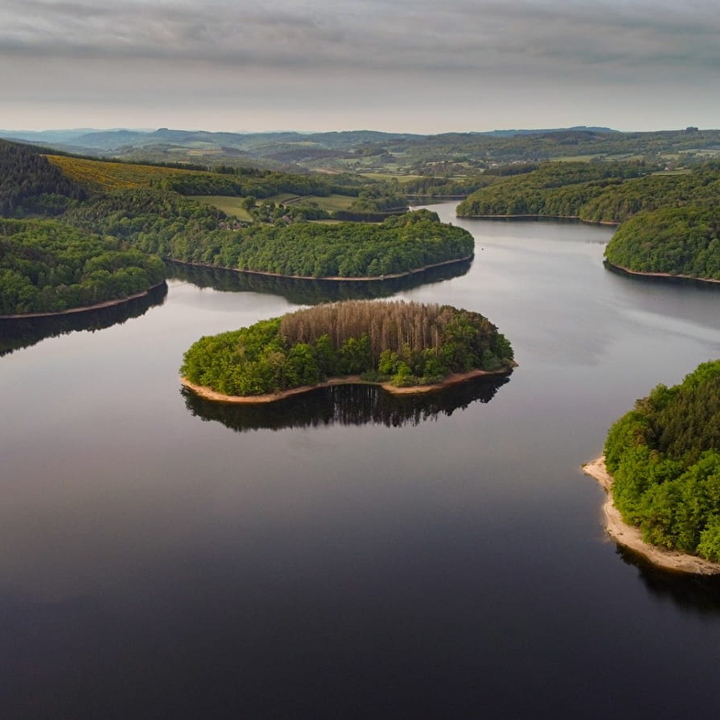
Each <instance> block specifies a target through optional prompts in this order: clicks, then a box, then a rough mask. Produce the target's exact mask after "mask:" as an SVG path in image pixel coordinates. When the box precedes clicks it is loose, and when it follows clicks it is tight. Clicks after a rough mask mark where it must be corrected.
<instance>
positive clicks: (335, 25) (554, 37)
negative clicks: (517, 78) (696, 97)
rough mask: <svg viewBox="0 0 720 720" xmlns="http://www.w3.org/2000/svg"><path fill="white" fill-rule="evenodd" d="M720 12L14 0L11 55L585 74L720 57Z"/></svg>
mask: <svg viewBox="0 0 720 720" xmlns="http://www.w3.org/2000/svg"><path fill="white" fill-rule="evenodd" d="M719 36H720V16H719V15H718V14H717V13H716V12H714V11H713V9H712V8H708V7H707V6H706V5H704V4H701V3H685V4H684V5H683V7H682V9H681V11H678V8H677V5H673V4H670V3H663V2H661V1H660V2H655V3H652V4H650V3H646V2H640V1H639V0H635V1H634V2H633V1H632V0H630V1H629V2H627V3H624V4H620V3H618V2H611V1H609V0H606V1H605V2H573V3H567V2H561V1H560V0H536V1H533V0H519V1H515V2H496V1H495V0H478V1H476V2H473V1H471V0H446V2H445V3H444V4H443V5H441V4H440V3H439V2H436V0H433V1H430V0H413V1H412V2H410V1H409V0H396V1H395V2H389V1H386V0H356V1H354V2H352V1H350V2H349V1H347V0H345V1H339V2H331V1H330V0H308V2H306V3H305V5H300V4H298V3H295V2H276V3H275V4H273V3H271V2H270V3H266V4H263V5H262V6H259V5H258V4H257V3H254V2H253V3H250V2H244V1H242V0H241V1H239V2H230V1H229V0H226V1H225V2H223V1H222V0H215V1H214V2H210V3H202V4H201V3H199V2H198V3H194V4H188V3H184V2H181V0H155V1H154V2H151V1H147V2H142V3H141V2H133V1H132V0H117V1H116V2H113V3H109V2H107V3H105V4H103V3H102V2H93V3H92V4H90V3H89V2H88V3H84V2H80V1H78V2H51V1H49V0H22V1H20V0H9V2H6V4H5V6H4V8H0V54H4V55H5V56H26V57H31V56H32V57H48V58H49V57H61V58H74V57H77V58H80V59H87V58H106V59H112V58H117V59H122V58H133V59H144V60H158V61H169V62H184V63H210V64H214V65H217V66H219V67H223V66H224V67H238V68H252V67H263V68H282V69H291V68H296V69H297V70H298V71H299V72H306V71H308V70H324V69H328V68H329V69H335V70H343V69H345V70H357V71H361V72H362V71H385V72H394V71H397V72H405V73H406V72H408V71H418V72H428V71H437V72H508V73H512V72H525V73H528V74H533V73H542V72H553V71H555V72H562V71H568V72H582V71H583V70H597V69H598V68H603V67H610V68H614V69H616V70H622V69H623V68H627V69H632V70H637V69H638V68H643V67H644V68H648V69H649V70H650V71H653V72H655V71H660V70H662V68H667V67H677V68H680V69H682V68H688V67H697V68H700V69H702V68H710V69H714V68H716V67H717V66H718V64H720V47H719V44H718V41H717V38H718V37H719Z"/></svg>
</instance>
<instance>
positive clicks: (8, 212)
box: [0, 140, 85, 217]
mask: <svg viewBox="0 0 720 720" xmlns="http://www.w3.org/2000/svg"><path fill="white" fill-rule="evenodd" d="M83 197H85V191H84V190H83V188H82V187H81V186H80V185H78V184H77V183H75V182H73V181H72V180H71V179H70V178H68V177H66V176H65V175H64V174H63V173H62V171H61V170H59V169H58V168H57V167H55V166H54V165H52V164H51V163H49V162H48V161H47V160H46V159H45V158H44V157H43V156H42V155H40V154H39V152H38V150H37V149H35V148H31V147H28V146H26V145H18V144H17V143H11V142H6V141H5V140H0V217H23V216H24V215H26V214H28V213H38V214H42V215H53V214H58V213H61V212H62V211H63V210H64V209H65V208H66V207H67V206H68V205H69V204H70V203H71V201H72V200H79V199H82V198H83Z"/></svg>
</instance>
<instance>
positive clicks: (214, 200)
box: [188, 195, 252, 222]
mask: <svg viewBox="0 0 720 720" xmlns="http://www.w3.org/2000/svg"><path fill="white" fill-rule="evenodd" d="M188 198H190V199H191V200H197V201H198V202H201V203H205V204H206V205H214V206H215V207H216V208H218V209H219V210H222V211H223V212H224V213H227V214H228V215H235V217H238V218H240V219H241V220H247V222H252V217H251V216H250V213H249V212H248V211H247V210H246V209H245V208H244V207H243V206H242V202H243V198H240V197H235V196H233V195H188Z"/></svg>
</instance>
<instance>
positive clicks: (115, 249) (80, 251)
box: [0, 220, 165, 315]
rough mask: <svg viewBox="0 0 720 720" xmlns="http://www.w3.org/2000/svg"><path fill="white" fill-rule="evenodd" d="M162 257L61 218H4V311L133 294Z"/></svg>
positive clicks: (0, 231)
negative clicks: (140, 250)
mask: <svg viewBox="0 0 720 720" xmlns="http://www.w3.org/2000/svg"><path fill="white" fill-rule="evenodd" d="M164 277H165V268H164V267H163V264H162V262H161V261H160V260H158V259H157V258H154V257H150V256H148V255H146V254H145V253H142V252H139V251H138V250H123V249H121V247H120V245H119V243H118V242H117V241H116V240H114V239H103V238H101V237H99V236H97V235H91V234H88V233H85V232H82V231H81V230H78V229H77V228H74V227H72V226H70V225H67V224H66V223H62V222H59V221H56V220H26V221H20V220H3V221H0V314H1V315H14V314H21V313H46V312H61V311H63V310H67V309H69V308H75V307H83V306H87V305H94V304H96V303H101V302H105V301H108V300H118V299H122V298H125V297H128V296H129V295H134V294H136V293H139V292H143V291H145V290H147V289H148V288H149V287H151V286H152V285H156V284H158V283H160V282H162V280H163V279H164Z"/></svg>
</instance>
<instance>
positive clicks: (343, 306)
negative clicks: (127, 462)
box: [180, 301, 513, 396]
mask: <svg viewBox="0 0 720 720" xmlns="http://www.w3.org/2000/svg"><path fill="white" fill-rule="evenodd" d="M512 363H513V351H512V348H511V346H510V343H509V342H508V341H507V340H506V339H505V337H504V336H503V335H501V334H500V333H498V331H497V328H496V327H495V326H494V325H493V324H492V323H491V322H490V321H489V320H487V319H486V318H484V317H483V316H482V315H480V314H478V313H473V312H469V311H467V310H457V309H456V308H453V307H450V306H447V305H444V306H440V305H422V304H419V303H405V302H387V303H386V302H379V301H369V302H363V301H349V302H344V303H334V304H331V305H318V306H316V307H313V308H309V309H306V310H299V311H297V312H295V313H291V314H288V315H285V316H283V317H280V318H274V319H272V320H264V321H262V322H259V323H256V324H255V325H252V326H250V327H246V328H242V329H240V330H236V331H234V332H228V333H222V334H220V335H215V336H212V337H203V338H201V339H200V340H198V341H197V342H196V343H195V344H194V345H192V347H191V348H190V349H189V350H188V351H187V352H186V353H185V358H184V363H183V366H182V368H181V371H180V372H181V374H182V375H183V377H184V378H186V379H187V380H189V381H190V382H192V383H194V384H196V385H202V386H204V387H209V388H212V389H213V390H216V391H217V392H220V393H223V394H225V395H240V396H251V395H261V394H265V393H277V392H281V391H283V390H287V389H290V388H294V387H300V386H305V385H315V384H317V383H319V382H322V381H323V380H326V379H327V378H330V377H342V376H348V375H363V376H364V378H365V379H367V380H369V381H375V382H379V381H387V380H391V381H392V382H393V384H395V385H397V386H413V385H421V384H431V383H435V382H439V381H441V380H442V379H443V378H444V377H445V376H446V375H447V374H448V373H452V372H466V371H469V370H472V369H476V368H477V369H483V370H488V371H499V370H503V369H507V370H510V369H511V367H512Z"/></svg>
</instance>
